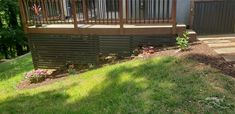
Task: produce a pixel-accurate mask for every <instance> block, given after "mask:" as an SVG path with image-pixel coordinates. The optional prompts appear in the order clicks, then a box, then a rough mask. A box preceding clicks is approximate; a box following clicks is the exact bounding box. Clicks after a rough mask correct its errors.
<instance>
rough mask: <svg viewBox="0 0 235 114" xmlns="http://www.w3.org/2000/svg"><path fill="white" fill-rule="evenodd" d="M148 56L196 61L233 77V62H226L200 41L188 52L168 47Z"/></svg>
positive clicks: (234, 71)
mask: <svg viewBox="0 0 235 114" xmlns="http://www.w3.org/2000/svg"><path fill="white" fill-rule="evenodd" d="M150 56H151V57H156V56H175V57H183V58H187V59H191V60H195V61H198V62H199V63H202V64H205V65H210V66H211V67H212V68H215V69H218V70H220V71H221V72H222V73H223V74H225V75H229V76H233V77H235V68H234V66H233V65H234V62H227V61H226V60H225V59H224V58H223V57H221V56H219V55H218V54H217V53H216V52H215V51H214V50H213V49H211V48H209V47H208V46H207V45H206V44H204V43H202V42H201V41H197V42H194V43H192V44H191V45H190V49H189V50H188V51H184V52H180V51H179V49H177V48H176V47H168V48H162V49H156V52H155V53H154V54H152V55H150Z"/></svg>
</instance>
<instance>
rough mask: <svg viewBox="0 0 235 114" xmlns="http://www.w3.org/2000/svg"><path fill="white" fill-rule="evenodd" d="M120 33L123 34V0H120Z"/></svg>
mask: <svg viewBox="0 0 235 114" xmlns="http://www.w3.org/2000/svg"><path fill="white" fill-rule="evenodd" d="M118 14H119V22H120V33H121V34H123V0H119V13H118Z"/></svg>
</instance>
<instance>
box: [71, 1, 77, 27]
mask: <svg viewBox="0 0 235 114" xmlns="http://www.w3.org/2000/svg"><path fill="white" fill-rule="evenodd" d="M76 9H77V8H76V1H75V0H72V12H73V24H74V29H77V28H78V21H77V14H76V13H77V10H76Z"/></svg>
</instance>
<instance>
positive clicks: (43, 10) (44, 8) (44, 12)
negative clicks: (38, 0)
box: [42, 0, 48, 22]
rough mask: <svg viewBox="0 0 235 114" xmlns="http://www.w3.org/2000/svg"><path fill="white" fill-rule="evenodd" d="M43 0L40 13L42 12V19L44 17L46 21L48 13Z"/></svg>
mask: <svg viewBox="0 0 235 114" xmlns="http://www.w3.org/2000/svg"><path fill="white" fill-rule="evenodd" d="M45 5H46V4H45V0H42V14H43V20H44V18H46V22H48V19H47V17H48V15H47V11H46V7H45Z"/></svg>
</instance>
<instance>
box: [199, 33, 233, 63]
mask: <svg viewBox="0 0 235 114" xmlns="http://www.w3.org/2000/svg"><path fill="white" fill-rule="evenodd" d="M198 40H201V41H203V42H204V43H206V44H207V45H208V46H209V47H211V48H212V49H214V51H215V52H217V53H218V54H219V55H221V56H222V57H224V59H225V60H226V61H228V62H234V66H235V34H229V35H210V36H198Z"/></svg>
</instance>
